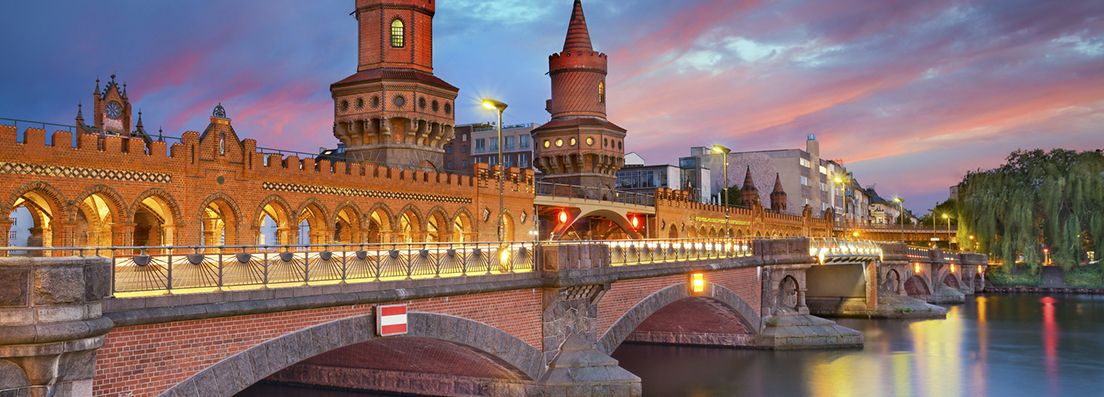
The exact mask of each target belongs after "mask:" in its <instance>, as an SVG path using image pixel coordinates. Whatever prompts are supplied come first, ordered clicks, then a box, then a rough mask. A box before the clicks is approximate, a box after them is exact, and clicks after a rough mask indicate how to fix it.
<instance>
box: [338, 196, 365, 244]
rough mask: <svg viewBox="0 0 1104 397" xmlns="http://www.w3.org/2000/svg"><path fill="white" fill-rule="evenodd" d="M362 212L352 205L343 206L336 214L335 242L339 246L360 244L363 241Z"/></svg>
mask: <svg viewBox="0 0 1104 397" xmlns="http://www.w3.org/2000/svg"><path fill="white" fill-rule="evenodd" d="M360 219H361V218H360V211H358V210H357V209H356V207H354V206H352V205H351V204H348V205H345V206H343V207H342V208H341V209H340V210H338V211H337V213H335V214H334V225H333V242H334V243H338V244H359V243H360V242H361V241H363V239H364V237H363V233H362V230H361V224H360Z"/></svg>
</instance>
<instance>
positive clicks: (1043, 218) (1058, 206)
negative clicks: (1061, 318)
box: [956, 149, 1104, 270]
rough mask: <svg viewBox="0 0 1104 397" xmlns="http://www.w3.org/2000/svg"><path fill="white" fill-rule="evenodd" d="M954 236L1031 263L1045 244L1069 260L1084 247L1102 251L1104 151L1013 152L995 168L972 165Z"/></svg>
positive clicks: (1011, 260) (1062, 261) (1057, 258)
mask: <svg viewBox="0 0 1104 397" xmlns="http://www.w3.org/2000/svg"><path fill="white" fill-rule="evenodd" d="M959 198H960V200H961V203H959V205H958V207H957V208H956V210H957V218H958V222H959V225H960V227H959V229H958V238H959V241H967V240H966V239H969V238H970V236H973V237H974V238H975V240H974V241H976V243H977V246H978V248H979V250H981V251H983V252H988V253H990V254H991V255H993V256H995V257H998V258H1002V259H1004V261H1005V263H1006V264H1009V265H1013V266H1008V267H1017V268H1018V267H1019V266H1020V265H1014V264H1015V263H1016V262H1017V259H1019V258H1022V259H1023V265H1026V266H1027V267H1028V268H1030V269H1031V270H1034V268H1035V267H1036V266H1038V264H1039V263H1040V262H1041V261H1042V257H1043V253H1042V251H1043V249H1044V248H1047V249H1049V250H1050V254H1051V257H1052V259H1053V261H1054V263H1056V264H1059V265H1061V266H1063V267H1066V268H1068V267H1070V266H1073V265H1074V264H1075V263H1078V262H1080V261H1082V260H1084V258H1085V253H1086V251H1090V250H1094V251H1096V252H1098V253H1100V252H1101V251H1104V152H1102V151H1101V150H1096V151H1086V152H1076V151H1071V150H1063V149H1056V150H1053V151H1051V152H1044V151H1042V150H1032V151H1016V152H1013V153H1012V154H1011V155H1010V156H1009V157H1008V161H1007V162H1006V163H1005V164H1004V165H1002V166H1001V167H999V168H996V169H992V170H988V171H981V170H978V171H975V172H970V173H968V174H967V175H966V177H965V178H964V179H963V181H962V183H961V185H960V187H959Z"/></svg>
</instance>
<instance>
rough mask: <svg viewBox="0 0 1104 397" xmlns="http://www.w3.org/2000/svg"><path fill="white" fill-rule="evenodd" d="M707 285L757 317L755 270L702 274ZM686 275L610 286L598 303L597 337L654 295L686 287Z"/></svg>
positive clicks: (758, 304) (623, 282)
mask: <svg viewBox="0 0 1104 397" xmlns="http://www.w3.org/2000/svg"><path fill="white" fill-rule="evenodd" d="M705 279H706V281H707V282H711V283H715V284H719V285H721V286H723V287H725V288H728V289H729V290H731V291H732V292H734V293H735V294H736V295H738V296H739V297H740V298H741V299H743V300H744V302H746V303H747V304H748V305H749V306H751V307H752V308H753V309H755V313H756V314H758V315H762V313H760V300H761V292H760V286H759V282H758V280H757V278H756V272H755V268H746V269H731V270H723V271H718V272H709V273H706V274H705ZM688 282H689V280H688V279H687V276H686V275H673V276H664V277H656V278H644V279H633V280H624V281H618V282H615V283H613V286H611V287H610V290H609V291H607V292H606V294H605V295H604V296H602V300H600V301H599V302H598V335H599V336H601V335H603V334H605V333H606V331H608V330H609V329H610V327H611V326H613V324H614V323H616V322H617V320H618V319H620V318H621V316H623V315H624V314H625V313H627V312H628V311H629V309H631V308H632V307H633V306H636V304H638V303H640V302H641V301H643V300H644V298H647V297H648V296H649V295H651V294H653V293H655V292H656V291H659V290H662V289H664V288H667V287H670V286H672V285H687V283H688Z"/></svg>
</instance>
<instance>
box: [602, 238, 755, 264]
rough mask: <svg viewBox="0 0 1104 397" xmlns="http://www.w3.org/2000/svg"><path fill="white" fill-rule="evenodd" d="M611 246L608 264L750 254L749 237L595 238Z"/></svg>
mask: <svg viewBox="0 0 1104 397" xmlns="http://www.w3.org/2000/svg"><path fill="white" fill-rule="evenodd" d="M595 243H596V244H607V245H609V247H610V266H634V265H648V264H656V263H672V262H694V261H701V260H715V259H733V258H744V257H749V256H752V255H753V252H752V248H751V240H750V239H681V240H680V239H666V240H624V241H600V242H599V241H596V242H595Z"/></svg>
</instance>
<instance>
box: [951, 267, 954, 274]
mask: <svg viewBox="0 0 1104 397" xmlns="http://www.w3.org/2000/svg"><path fill="white" fill-rule="evenodd" d="M954 272H955V265H951V273H954Z"/></svg>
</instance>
